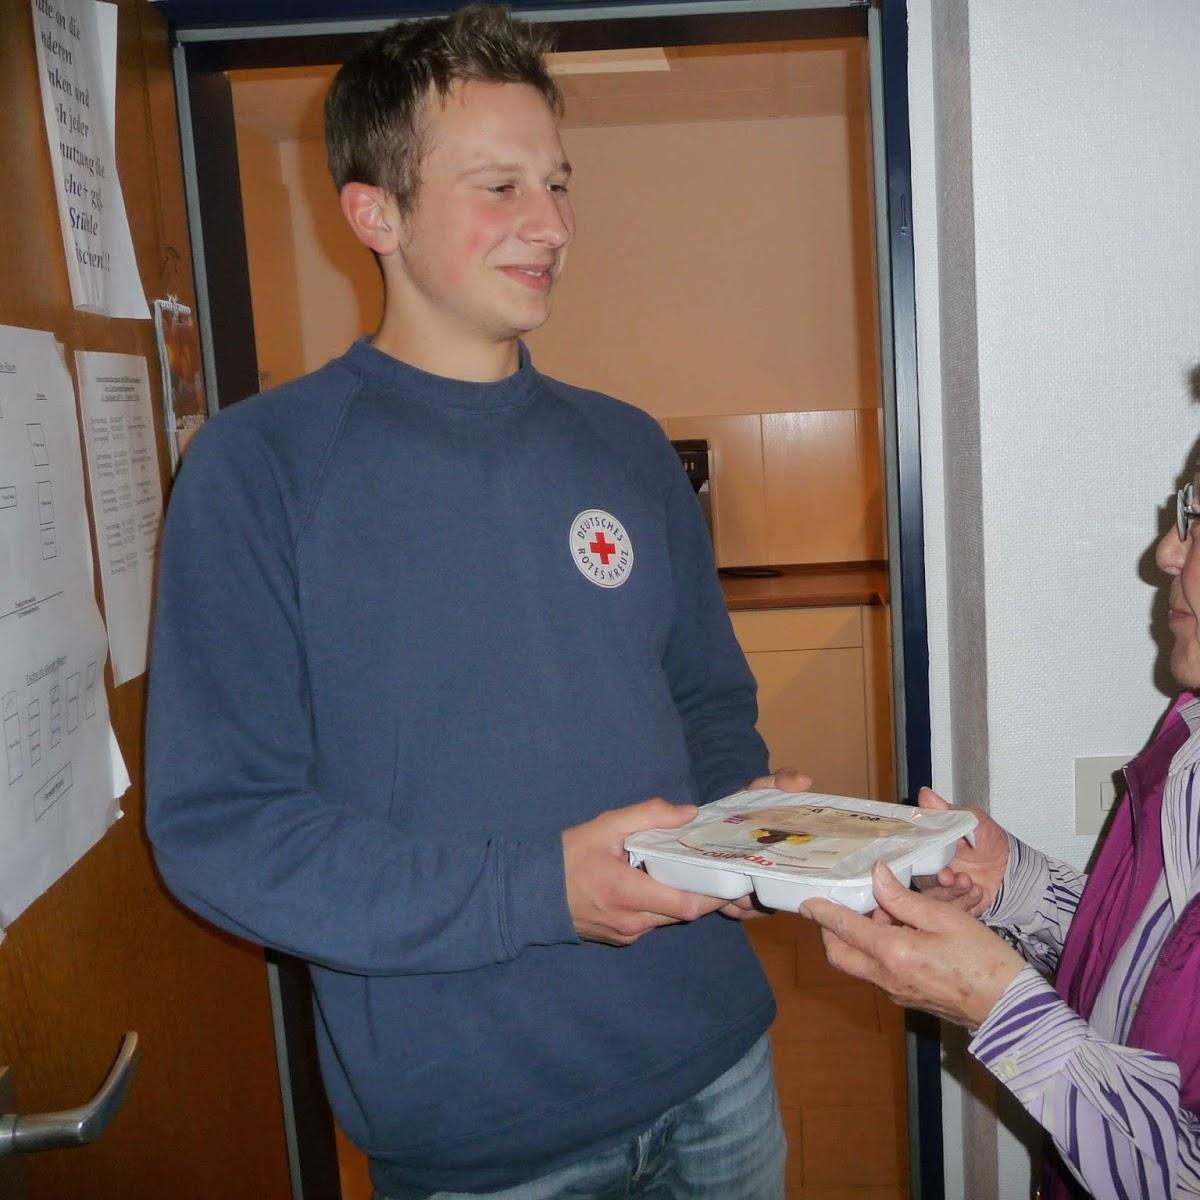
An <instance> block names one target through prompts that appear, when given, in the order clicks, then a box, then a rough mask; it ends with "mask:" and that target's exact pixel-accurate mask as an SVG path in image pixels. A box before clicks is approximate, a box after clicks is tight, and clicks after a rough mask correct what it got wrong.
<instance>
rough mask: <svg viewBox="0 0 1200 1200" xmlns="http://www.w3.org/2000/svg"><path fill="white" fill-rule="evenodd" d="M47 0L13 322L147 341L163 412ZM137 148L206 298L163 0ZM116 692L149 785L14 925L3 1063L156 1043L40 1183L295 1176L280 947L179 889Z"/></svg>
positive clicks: (171, 261)
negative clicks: (75, 174)
mask: <svg viewBox="0 0 1200 1200" xmlns="http://www.w3.org/2000/svg"><path fill="white" fill-rule="evenodd" d="M33 36H34V35H33V27H32V17H31V12H30V5H29V0H0V89H2V94H3V96H4V115H3V119H2V120H0V162H2V163H3V164H4V182H3V186H2V187H0V229H2V232H0V323H3V324H8V325H20V326H25V327H28V328H32V329H42V330H50V331H52V332H53V333H54V334H55V335H56V336H57V338H58V339H59V340H60V341H61V342H62V343H63V344H64V346H65V347H66V351H67V360H68V362H69V363H73V355H74V351H76V350H106V351H119V352H123V353H128V354H139V355H143V356H145V358H146V359H147V360H148V364H149V373H150V378H151V381H152V389H153V394H154V399H155V409H156V413H157V414H158V419H159V430H158V433H159V450H160V464H161V467H162V477H163V479H164V480H165V479H166V478H167V460H166V453H165V443H164V441H163V438H162V428H161V404H160V401H161V397H160V394H159V384H158V378H159V370H158V365H157V352H156V349H155V342H154V331H153V324H152V322H150V321H135V320H113V319H108V318H105V317H99V316H95V315H91V314H86V313H81V312H77V311H76V310H75V309H74V308H72V306H71V298H70V289H69V286H68V282H67V272H66V265H65V261H64V257H63V245H62V239H61V236H60V234H59V229H58V216H57V208H56V203H55V195H54V185H53V182H52V175H51V167H50V159H49V152H48V147H47V139H46V131H45V128H44V125H43V122H42V109H41V98H40V94H39V90H38V79H37V68H36V56H35V51H34V41H33ZM116 149H117V163H118V168H119V173H120V179H121V184H122V189H123V192H124V196H125V203H126V206H127V209H128V213H129V223H130V226H131V228H132V231H133V241H134V246H135V249H136V253H137V260H138V266H139V268H140V272H141V278H142V283H143V285H144V287H145V289H146V294H147V298H148V299H153V297H155V296H165V295H166V294H167V293H168V292H173V293H175V294H177V295H178V296H179V298H180V299H181V300H183V301H184V302H185V303H188V304H194V295H193V291H192V279H191V257H190V252H189V249H188V241H187V228H186V220H185V214H184V205H183V190H182V181H181V175H180V163H179V144H178V134H177V130H176V123H175V105H174V93H173V90H172V83H171V76H170V69H169V55H168V45H167V35H166V31H165V28H164V25H163V22H162V19H161V18H160V17H159V16H158V14H157V13H155V12H154V10H153V7H152V6H151V5H150V4H149V3H147V2H146V0H121V3H120V6H119V37H118V83H117V147H116ZM106 684H107V686H108V689H109V705H110V709H111V713H112V721H113V725H114V728H115V729H116V733H117V737H118V740H119V741H120V744H121V748H122V750H123V751H124V754H125V759H126V762H127V764H128V767H129V772H130V775H131V776H132V778H133V780H134V785H133V787H132V789H131V790H130V791H129V792H128V793H127V794H126V796H125V797H124V799H123V801H122V807H123V809H124V812H125V818H124V820H122V821H119V822H118V823H117V824H116V825H115V826H114V827H113V828H112V829H111V830H110V831H109V833H108V834H107V835H106V836H105V837H104V838H103V839H102V840H101V842H100V843H99V845H98V846H97V847H96V848H95V849H93V850H92V851H91V852H90V853H88V854H87V855H86V856H85V857H84V858H83V859H82V860H81V861H80V862H79V863H78V864H77V865H76V866H75V867H74V868H72V870H71V871H70V872H68V874H67V875H66V876H64V877H63V878H62V879H61V880H59V881H58V882H57V883H56V884H55V885H54V886H53V887H52V888H51V889H50V890H49V891H48V892H47V893H46V894H45V895H44V896H42V897H41V898H40V899H39V900H37V901H36V902H35V903H34V904H33V905H32V906H31V907H30V908H29V909H27V910H26V912H25V913H24V914H23V915H22V916H21V917H19V918H18V919H17V920H16V921H15V922H14V923H13V925H12V927H11V928H10V929H8V930H7V931H6V940H5V941H4V943H3V944H0V1064H8V1065H9V1066H10V1067H11V1068H12V1069H13V1074H14V1080H15V1086H16V1091H17V1098H18V1102H19V1108H20V1111H22V1112H25V1113H31V1112H35V1111H47V1110H53V1109H61V1108H69V1107H73V1106H75V1105H78V1104H80V1103H82V1102H84V1101H85V1100H87V1099H89V1098H90V1097H91V1095H92V1093H93V1092H94V1091H95V1089H96V1087H97V1085H98V1084H99V1083H100V1081H101V1080H102V1079H103V1078H104V1075H105V1073H106V1071H107V1070H108V1067H109V1065H110V1063H111V1062H112V1060H113V1058H114V1056H115V1054H116V1052H117V1049H118V1046H119V1044H120V1041H121V1038H122V1035H123V1034H124V1033H125V1031H126V1030H136V1031H137V1032H138V1034H139V1035H140V1039H141V1061H140V1063H139V1065H138V1067H137V1070H136V1073H135V1076H134V1079H133V1085H132V1088H131V1090H130V1093H129V1095H128V1097H127V1098H126V1101H125V1105H124V1107H123V1109H122V1111H121V1112H120V1114H119V1115H118V1116H117V1118H116V1120H115V1121H114V1123H113V1125H112V1126H111V1127H110V1128H109V1130H108V1131H107V1132H106V1133H105V1134H104V1135H103V1137H102V1138H101V1139H100V1140H99V1141H98V1142H96V1143H95V1144H94V1145H93V1146H89V1147H85V1148H81V1149H74V1150H61V1151H54V1152H47V1153H43V1154H36V1155H30V1156H28V1157H25V1158H23V1159H21V1160H9V1161H11V1162H21V1163H23V1165H24V1170H25V1174H26V1177H27V1183H28V1191H29V1195H30V1196H31V1197H33V1198H34V1200H51V1198H53V1200H63V1198H66V1197H71V1198H76V1197H80V1198H82V1197H87V1198H88V1200H118V1198H119V1200H139V1198H141V1197H146V1198H147V1200H151V1198H153V1200H189V1198H191V1197H195V1198H196V1200H201V1198H203V1200H214V1198H220V1200H225V1198H232V1197H243V1196H245V1197H254V1198H255V1200H285V1198H286V1197H287V1196H289V1194H290V1189H289V1182H288V1169H287V1154H286V1149H285V1142H284V1128H283V1117H282V1107H281V1102H280V1094H279V1084H278V1075H277V1070H276V1064H275V1053H274V1044H273V1037H272V1029H271V1018H270V1007H269V1000H268V993H267V980H266V973H265V970H264V963H263V956H262V953H261V952H260V951H258V950H255V949H254V948H252V947H250V946H248V945H246V944H244V943H240V942H235V941H234V940H232V939H230V938H227V937H225V936H224V935H221V934H218V933H216V932H214V931H213V930H212V929H211V928H209V927H207V926H204V925H202V924H201V923H200V922H198V921H196V920H194V919H193V918H192V917H190V916H189V915H188V914H186V913H185V912H184V911H183V910H182V909H181V908H180V907H179V906H178V905H177V904H176V903H175V902H174V901H173V900H171V899H170V898H169V897H168V895H167V894H166V892H165V891H164V889H163V886H162V884H161V883H160V882H159V880H158V878H157V876H156V874H155V872H154V869H153V865H152V862H151V857H150V853H149V849H148V846H147V842H146V837H145V833H144V830H143V819H142V789H141V775H142V727H143V717H144V708H145V678H144V676H143V677H141V678H138V679H136V680H133V681H131V682H130V683H127V684H125V685H124V686H122V687H121V688H119V689H115V690H114V689H113V687H112V675H111V671H108V670H106Z"/></svg>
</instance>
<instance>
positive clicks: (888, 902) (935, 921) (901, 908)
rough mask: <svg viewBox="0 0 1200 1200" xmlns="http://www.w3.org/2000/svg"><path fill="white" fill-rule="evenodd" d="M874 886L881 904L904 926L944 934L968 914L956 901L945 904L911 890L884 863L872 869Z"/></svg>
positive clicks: (877, 864) (876, 897) (872, 886)
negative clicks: (961, 910) (955, 903)
mask: <svg viewBox="0 0 1200 1200" xmlns="http://www.w3.org/2000/svg"><path fill="white" fill-rule="evenodd" d="M871 888H872V890H873V891H874V893H875V899H876V900H877V901H878V902H879V907H880V908H882V909H884V910H885V911H886V912H887V913H888V915H889V916H891V917H894V918H895V919H896V921H897V922H898V923H899V924H901V925H908V926H910V927H911V928H913V929H921V930H924V931H925V932H927V933H941V932H944V931H946V930H949V929H953V928H955V927H956V926H957V923H958V922H959V921H960V920H961V919H963V918H964V917H965V914H963V913H961V912H960V910H959V908H958V907H957V906H956V905H954V904H943V903H940V902H939V901H937V900H932V899H930V898H929V897H928V896H925V895H921V894H918V893H917V892H910V891H909V890H908V888H906V887H904V885H903V884H901V882H900V881H899V880H898V879H897V878H896V876H895V875H893V874H892V872H891V870H889V868H888V867H887V866H886V865H885V864H884V863H876V864H875V865H874V867H872V868H871Z"/></svg>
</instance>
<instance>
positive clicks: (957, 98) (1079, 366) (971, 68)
mask: <svg viewBox="0 0 1200 1200" xmlns="http://www.w3.org/2000/svg"><path fill="white" fill-rule="evenodd" d="M909 10H910V63H909V68H910V77H909V83H910V104H911V112H910V118H911V124H912V148H913V186H914V222H915V224H914V229H915V237H916V255H917V305H918V318H917V320H918V355H919V371H920V379H921V421H922V452H923V472H924V479H925V504H926V556H927V558H926V584H927V589H928V593H929V611H928V618H929V629H930V671H931V679H930V683H931V704H932V718H933V740H934V747H933V749H934V778H935V783H936V784H937V785H938V786H940V787H943V788H946V789H947V790H950V791H952V792H953V793H954V799H955V800H957V801H959V802H967V803H969V802H988V803H990V806H991V811H992V813H993V814H994V815H995V816H996V817H997V818H998V819H999V820H1000V821H1001V823H1003V824H1005V825H1006V826H1008V827H1009V828H1010V829H1012V830H1013V831H1014V832H1015V833H1017V834H1019V835H1020V836H1021V837H1023V838H1025V839H1026V840H1028V841H1030V842H1033V843H1034V844H1036V845H1038V846H1040V847H1042V848H1043V849H1046V850H1048V851H1049V852H1051V853H1053V854H1056V855H1059V856H1061V857H1064V858H1067V859H1069V860H1070V861H1072V862H1075V863H1077V864H1082V863H1083V862H1084V861H1085V860H1086V858H1087V856H1088V854H1089V853H1090V851H1091V849H1092V847H1093V842H1094V839H1092V838H1089V837H1080V836H1076V834H1075V833H1074V827H1073V822H1074V816H1073V797H1072V788H1073V776H1072V769H1073V767H1072V764H1073V759H1074V758H1075V757H1077V756H1083V755H1092V754H1132V753H1133V752H1134V751H1136V750H1137V749H1138V748H1139V747H1140V746H1141V745H1142V744H1143V743H1144V741H1145V740H1146V738H1147V736H1148V734H1149V733H1150V731H1151V728H1152V726H1153V724H1154V722H1155V720H1156V719H1157V717H1158V716H1159V715H1160V714H1161V712H1162V710H1163V708H1164V706H1165V697H1164V691H1163V690H1160V688H1159V687H1158V686H1156V683H1155V679H1156V675H1155V670H1156V664H1157V661H1158V651H1157V647H1156V644H1155V641H1154V636H1153V634H1152V631H1151V628H1150V618H1151V604H1152V602H1153V600H1154V597H1155V594H1156V593H1155V589H1154V587H1153V586H1152V583H1151V580H1152V579H1153V578H1154V577H1153V569H1152V566H1151V565H1150V564H1149V562H1148V559H1147V557H1146V555H1147V551H1148V550H1149V548H1150V547H1151V545H1152V543H1153V541H1154V539H1155V537H1156V535H1157V533H1158V531H1159V529H1160V528H1161V524H1160V522H1161V520H1162V517H1163V512H1162V506H1163V504H1164V502H1165V501H1166V499H1167V497H1168V494H1169V493H1170V492H1171V491H1172V490H1173V489H1174V487H1175V486H1177V482H1178V479H1179V476H1180V475H1181V474H1182V473H1183V471H1184V470H1185V468H1186V467H1188V466H1189V465H1190V463H1191V461H1192V458H1193V454H1194V447H1195V442H1196V435H1197V432H1198V428H1200V421H1198V419H1197V418H1198V415H1200V414H1198V412H1197V409H1196V408H1195V401H1194V398H1193V395H1192V387H1191V382H1190V376H1191V373H1192V370H1193V368H1194V367H1195V364H1196V363H1197V362H1198V361H1200V205H1198V204H1197V202H1196V197H1197V195H1200V144H1198V143H1197V139H1196V133H1197V130H1200V90H1198V89H1197V88H1196V86H1195V78H1196V68H1195V64H1196V62H1197V61H1200V21H1197V19H1196V11H1195V5H1194V2H1193V0H1154V2H1153V3H1150V4H1139V5H1132V4H1129V3H1128V0H1058V2H1057V3H1055V4H1046V3H1044V0H1007V2H1006V3H1004V4H996V3H994V2H987V3H984V2H982V0H977V2H975V3H970V0H910V3H909ZM972 309H973V313H972V311H971V310H972ZM973 484H974V485H976V486H972V485H973ZM985 662H986V675H983V674H982V671H981V669H980V664H982V663H985ZM1157 678H1159V679H1161V678H1162V675H1161V670H1160V671H1159V674H1158V675H1157ZM985 793H986V794H985ZM947 1091H948V1095H947V1104H946V1117H947V1127H946V1136H947V1158H948V1166H947V1179H948V1181H951V1184H952V1185H955V1186H960V1187H963V1188H964V1189H966V1190H964V1191H963V1192H959V1193H956V1192H955V1191H954V1190H952V1186H951V1187H949V1188H948V1191H947V1194H948V1195H949V1196H954V1195H956V1194H959V1195H970V1196H971V1197H972V1200H975V1197H977V1196H978V1197H980V1198H983V1197H985V1196H986V1195H989V1194H990V1195H998V1196H999V1197H1002V1198H1004V1200H1007V1198H1009V1197H1019V1196H1024V1195H1026V1191H1025V1190H1024V1188H1025V1183H1026V1180H1027V1178H1028V1164H1027V1161H1026V1157H1025V1154H1024V1152H1023V1151H1022V1150H1021V1148H1020V1146H1019V1143H1018V1142H1017V1140H1016V1138H1015V1136H1014V1135H1013V1133H1011V1132H1010V1131H1009V1130H1007V1129H1005V1128H1002V1129H1001V1130H1000V1136H999V1146H998V1152H997V1164H998V1165H997V1168H996V1174H995V1177H994V1179H993V1180H992V1181H991V1185H990V1186H989V1187H986V1188H985V1182H986V1181H984V1180H983V1179H982V1178H979V1177H978V1175H979V1171H980V1163H979V1157H978V1156H979V1154H980V1152H982V1153H983V1155H984V1157H985V1158H986V1157H987V1155H988V1147H987V1130H986V1128H984V1126H985V1125H986V1121H980V1120H979V1119H977V1117H978V1114H976V1116H975V1117H973V1116H972V1102H971V1101H970V1100H967V1101H966V1102H965V1103H964V1097H963V1094H962V1093H961V1092H957V1091H956V1090H955V1089H954V1087H953V1085H951V1086H949V1087H948V1089H947ZM1018 1124H1019V1123H1018ZM964 1141H965V1142H966V1144H967V1145H968V1146H969V1147H970V1150H969V1152H968V1153H967V1154H966V1155H965V1156H964V1155H963V1153H962V1147H963V1145H964ZM964 1163H965V1165H964ZM972 1171H974V1172H976V1175H977V1178H975V1181H974V1182H973V1183H970V1172H972ZM983 1173H984V1174H986V1171H985V1172H983ZM964 1180H966V1181H967V1182H964ZM968 1184H969V1186H968Z"/></svg>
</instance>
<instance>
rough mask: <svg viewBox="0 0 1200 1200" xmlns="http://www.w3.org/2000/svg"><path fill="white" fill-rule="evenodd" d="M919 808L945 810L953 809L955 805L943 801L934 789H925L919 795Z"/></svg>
mask: <svg viewBox="0 0 1200 1200" xmlns="http://www.w3.org/2000/svg"><path fill="white" fill-rule="evenodd" d="M917 807H918V808H934V809H939V810H944V809H947V808H953V807H954V805H953V804H951V803H949V801H947V800H943V799H942V797H941V796H939V795H938V794H937V792H935V791H934V790H933V788H927V787H923V788H922V789H921V790H920V791H919V792H918V793H917Z"/></svg>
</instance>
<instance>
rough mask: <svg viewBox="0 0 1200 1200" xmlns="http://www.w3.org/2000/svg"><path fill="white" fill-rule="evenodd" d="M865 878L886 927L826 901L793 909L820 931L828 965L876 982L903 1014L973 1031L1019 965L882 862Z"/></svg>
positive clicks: (995, 940) (1001, 944)
mask: <svg viewBox="0 0 1200 1200" xmlns="http://www.w3.org/2000/svg"><path fill="white" fill-rule="evenodd" d="M871 874H872V883H873V885H874V890H875V898H876V899H877V900H878V901H879V905H880V908H882V909H883V910H884V912H886V913H887V915H888V916H889V917H890V918H891V922H892V923H891V924H883V923H881V922H879V921H876V920H872V918H871V917H865V916H862V915H860V914H859V913H856V912H851V910H850V909H848V908H844V907H842V905H840V904H834V903H833V901H831V900H807V901H805V903H804V904H803V905H802V907H801V909H800V912H801V914H802V915H803V916H806V917H809V918H811V919H812V920H814V921H816V923H817V924H818V925H820V926H821V930H822V932H821V938H822V940H823V941H824V943H825V956H826V957H827V958H828V959H829V962H830V964H831V965H832V966H834V967H836V968H837V969H838V970H839V971H844V972H845V973H846V974H847V975H853V976H854V977H855V978H857V979H865V980H866V981H867V982H868V983H873V984H875V985H876V986H877V987H879V988H881V989H882V990H883V991H884V992H885V993H886V994H887V996H888V998H889V999H890V1000H892V1001H893V1002H894V1003H896V1004H901V1005H903V1006H904V1007H905V1008H919V1009H921V1010H922V1011H924V1012H929V1013H933V1014H934V1016H937V1017H941V1018H943V1019H944V1020H947V1021H953V1022H954V1023H955V1024H956V1025H965V1026H967V1028H969V1029H975V1028H977V1027H978V1026H979V1025H981V1024H982V1023H983V1020H984V1018H985V1017H986V1016H987V1015H988V1013H990V1012H991V1011H992V1009H993V1008H994V1007H995V1004H996V1001H997V1000H999V999H1000V997H1001V995H1003V993H1004V990H1005V988H1007V987H1008V985H1009V984H1010V983H1011V982H1012V981H1013V979H1014V978H1015V977H1016V974H1017V972H1018V971H1020V969H1021V967H1022V966H1023V965H1024V960H1023V959H1022V958H1021V956H1020V955H1019V954H1018V953H1017V952H1016V951H1015V950H1014V949H1013V948H1012V947H1011V946H1010V945H1009V944H1008V943H1007V942H1005V941H1004V940H1003V939H1002V938H1000V937H998V936H997V935H996V934H994V933H992V931H991V930H990V929H988V928H987V927H986V926H984V925H981V924H980V923H979V922H978V921H977V920H975V918H974V917H971V916H969V915H968V914H967V913H965V912H963V911H962V910H961V909H959V908H957V907H955V906H954V905H951V904H943V903H940V902H939V901H937V900H933V899H930V898H929V897H928V896H923V895H919V894H917V893H915V892H910V891H908V890H907V889H906V888H904V887H901V885H900V882H899V880H897V879H896V877H895V876H894V875H893V874H892V873H891V871H889V870H888V869H887V867H885V866H883V865H882V864H881V863H876V865H875V868H874V870H873V871H872V873H871Z"/></svg>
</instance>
